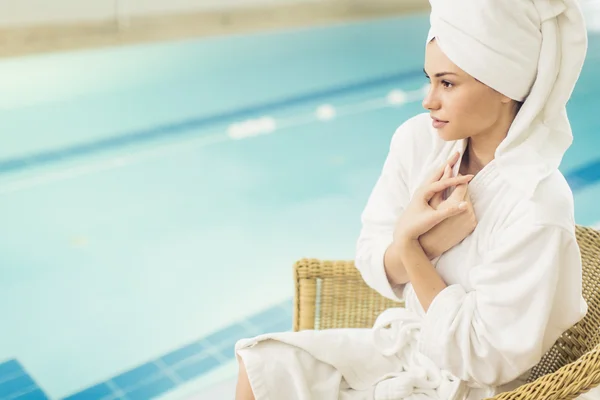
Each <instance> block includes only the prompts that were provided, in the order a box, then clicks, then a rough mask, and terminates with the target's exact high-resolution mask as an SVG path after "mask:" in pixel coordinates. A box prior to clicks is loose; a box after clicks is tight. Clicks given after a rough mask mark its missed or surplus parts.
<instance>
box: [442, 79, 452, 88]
mask: <svg viewBox="0 0 600 400" xmlns="http://www.w3.org/2000/svg"><path fill="white" fill-rule="evenodd" d="M442 85H443V86H444V87H445V88H446V89H450V88H451V87H452V86H454V85H453V84H452V82H448V81H442Z"/></svg>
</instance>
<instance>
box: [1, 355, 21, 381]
mask: <svg viewBox="0 0 600 400" xmlns="http://www.w3.org/2000/svg"><path fill="white" fill-rule="evenodd" d="M17 373H21V374H25V371H24V370H23V367H21V364H19V362H18V361H17V360H9V361H6V362H4V363H2V364H0V382H2V381H3V380H4V379H2V378H3V377H4V376H8V375H10V376H13V375H15V374H17Z"/></svg>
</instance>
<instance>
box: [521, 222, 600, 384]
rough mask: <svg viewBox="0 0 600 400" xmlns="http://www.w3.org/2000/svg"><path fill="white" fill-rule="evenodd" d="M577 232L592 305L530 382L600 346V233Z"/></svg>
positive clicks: (579, 228) (585, 293)
mask: <svg viewBox="0 0 600 400" xmlns="http://www.w3.org/2000/svg"><path fill="white" fill-rule="evenodd" d="M576 229H577V242H578V243H579V247H580V249H581V258H582V262H583V297H584V298H585V300H586V302H587V304H588V312H587V314H586V316H585V317H584V318H583V319H582V320H581V321H579V322H578V323H577V324H576V325H575V326H573V327H572V328H571V329H569V330H568V331H566V332H565V333H563V334H562V335H561V337H560V338H559V339H558V340H557V341H556V343H555V344H554V346H552V348H551V349H550V350H549V351H548V352H547V353H546V354H545V355H544V357H543V358H542V360H541V361H540V362H539V363H538V364H537V365H536V366H535V367H534V368H533V369H532V370H531V374H530V376H529V379H528V381H529V382H532V381H534V380H536V379H537V378H539V377H540V376H543V375H546V374H549V373H553V372H555V371H557V370H558V369H559V368H561V367H562V366H564V365H567V364H569V363H571V362H573V361H575V360H577V359H578V358H579V357H581V356H582V355H583V354H585V353H586V352H588V351H590V350H591V349H593V348H594V347H595V346H596V345H597V344H598V343H599V342H600V232H598V231H596V230H594V229H592V228H588V227H583V226H577V227H576Z"/></svg>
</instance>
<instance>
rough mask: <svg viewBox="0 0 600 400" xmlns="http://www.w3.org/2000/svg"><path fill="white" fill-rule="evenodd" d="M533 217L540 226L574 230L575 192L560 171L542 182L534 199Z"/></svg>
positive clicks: (556, 171)
mask: <svg viewBox="0 0 600 400" xmlns="http://www.w3.org/2000/svg"><path fill="white" fill-rule="evenodd" d="M531 206H532V212H533V213H532V215H533V216H534V221H535V222H536V223H537V224H540V225H550V226H558V227H563V228H565V229H567V230H569V231H570V230H573V229H574V227H575V205H574V201H573V192H572V191H571V188H570V187H569V184H568V183H567V180H566V179H565V177H564V176H563V174H562V173H561V172H560V171H559V170H555V171H554V172H553V173H552V174H551V175H550V176H548V177H547V178H546V179H544V180H543V181H541V182H540V183H539V185H538V187H537V188H536V191H535V192H534V194H533V196H532V198H531Z"/></svg>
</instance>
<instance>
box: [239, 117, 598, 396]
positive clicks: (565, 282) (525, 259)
mask: <svg viewBox="0 0 600 400" xmlns="http://www.w3.org/2000/svg"><path fill="white" fill-rule="evenodd" d="M430 121H431V120H430V118H429V116H428V115H426V114H421V115H418V116H416V117H414V118H412V119H410V120H408V121H407V122H406V123H404V124H402V126H401V127H400V128H399V129H398V130H397V132H396V133H395V134H394V136H393V139H392V141H391V146H390V151H389V155H388V157H387V160H386V161H385V164H384V167H383V170H382V172H381V176H380V178H379V180H378V181H377V183H376V185H375V188H374V190H373V192H372V194H371V196H370V198H369V201H368V204H367V206H366V208H365V210H364V213H363V229H362V232H361V234H360V237H359V240H358V245H357V255H356V264H357V266H358V268H359V269H360V271H361V273H362V275H363V278H364V279H365V281H366V282H367V284H369V285H370V286H371V287H373V288H374V289H376V290H377V291H378V292H380V293H381V294H383V295H384V296H386V297H388V298H391V299H396V300H400V299H401V298H400V297H397V294H396V293H394V291H393V290H392V288H391V287H390V284H389V282H388V281H387V279H386V275H385V271H384V267H383V253H384V252H385V249H386V248H387V246H388V245H389V244H390V242H391V240H392V233H393V227H394V221H395V220H396V217H397V216H398V215H399V214H400V213H401V212H402V210H403V208H404V207H405V206H406V205H407V204H408V202H409V201H410V198H411V195H412V194H413V193H414V191H415V190H416V188H417V187H418V186H419V185H420V184H421V182H422V181H423V179H424V178H425V177H426V176H427V175H428V174H430V173H431V171H432V169H433V168H438V167H439V166H440V165H442V164H443V163H444V161H445V160H446V159H447V158H448V157H449V156H450V155H451V153H452V152H453V151H456V150H458V151H460V152H461V154H462V151H463V150H464V147H465V143H466V142H465V141H462V140H461V141H457V142H444V141H443V140H441V139H440V138H439V136H438V135H437V132H436V131H435V130H434V129H433V128H432V127H431V124H430ZM459 164H460V163H457V166H456V169H457V168H458V165H459ZM455 173H457V171H456V170H455ZM469 194H470V196H471V200H472V202H473V207H474V210H475V213H476V215H477V217H478V220H479V222H478V225H477V228H476V229H475V231H474V232H473V233H472V234H471V235H470V236H468V237H467V238H466V239H465V240H464V241H462V242H461V243H460V244H459V245H457V246H455V247H454V248H452V249H451V250H450V251H448V252H446V253H444V254H443V255H442V256H441V257H439V258H438V259H437V260H434V261H435V265H436V269H437V271H438V273H439V274H440V275H441V277H442V278H443V279H444V281H445V282H446V283H447V285H448V287H447V288H446V289H444V290H443V291H442V292H441V293H440V294H439V295H438V296H437V297H436V298H435V300H434V301H433V303H432V304H431V306H430V308H429V309H428V311H427V313H425V312H424V311H423V309H422V307H421V305H420V303H419V302H418V300H417V298H416V295H415V293H414V291H413V289H412V286H411V285H410V284H408V285H406V287H405V289H404V293H403V297H405V300H406V310H396V309H391V310H387V311H386V312H384V313H383V314H382V315H381V316H380V320H379V323H378V324H377V325H378V326H377V327H376V328H375V329H338V330H328V331H303V332H297V333H277V334H267V335H262V336H259V337H256V338H252V339H248V340H243V341H240V342H239V343H238V345H237V351H238V354H239V355H240V356H241V357H242V358H243V360H244V362H245V365H246V368H247V370H248V375H249V378H250V380H251V383H252V386H253V388H254V390H255V396H256V398H257V400H263V399H265V400H266V399H289V400H292V399H298V400H308V399H323V400H328V399H331V400H334V399H338V398H340V399H348V400H349V399H353V400H354V399H361V400H362V399H364V400H367V399H377V400H383V399H386V400H399V399H434V398H442V399H448V398H465V399H481V398H484V397H487V396H492V395H494V394H496V393H498V392H501V391H505V390H509V389H512V388H514V387H516V386H518V385H519V384H521V383H523V380H524V379H526V377H527V372H528V371H529V369H530V368H531V367H533V366H534V365H535V364H536V363H537V362H538V361H539V360H540V358H541V357H542V355H543V354H544V353H545V352H546V351H547V350H548V349H549V348H550V347H551V346H552V344H553V343H554V342H555V341H556V339H557V338H558V337H559V335H560V334H561V333H562V332H564V331H565V330H567V329H569V328H570V327H571V326H572V325H573V324H575V323H576V322H578V321H579V320H580V319H581V318H582V317H583V316H584V315H585V313H586V311H587V307H586V303H585V301H584V300H583V298H582V294H581V259H580V253H579V247H578V245H577V241H576V237H575V230H574V225H575V222H574V212H573V197H572V193H571V191H570V189H569V187H568V185H567V183H566V181H565V179H564V178H563V176H562V175H561V174H560V172H559V171H558V170H556V171H555V172H554V173H553V174H552V175H551V176H549V177H548V178H546V179H545V180H543V181H542V182H540V184H539V185H538V187H537V189H536V191H535V193H534V195H533V197H532V198H525V197H524V196H523V194H522V193H521V192H520V191H518V190H517V189H516V188H515V187H514V186H513V185H511V184H510V183H509V182H507V181H506V180H504V179H502V178H501V177H500V175H499V173H498V169H497V166H496V163H495V162H494V161H492V162H491V163H490V164H488V165H487V166H486V167H485V168H484V169H483V170H482V171H481V172H479V173H478V174H477V175H476V176H475V178H474V179H473V180H472V181H471V183H470V185H469ZM391 321H396V322H401V321H404V325H405V326H406V328H407V330H409V331H410V330H411V329H413V328H414V329H413V331H414V332H412V333H415V335H413V336H414V339H415V340H414V342H413V343H412V344H410V343H409V345H408V346H407V347H405V348H404V349H401V348H399V347H401V346H402V343H401V342H402V339H401V337H402V334H401V333H400V332H401V331H402V329H403V326H402V324H396V325H399V326H393V325H392V329H385V328H384V326H385V325H387V324H388V323H389V322H391ZM269 339H270V340H269ZM389 349H391V350H392V351H391V352H390V351H386V350H389ZM402 351H404V352H408V353H410V354H402V355H400V354H399V353H400V352H402ZM417 357H418V359H416V358H417ZM407 362H408V364H407ZM429 362H432V364H433V366H432V365H431V364H429ZM411 363H412V364H413V365H414V367H415V370H413V371H411ZM438 369H439V370H440V371H437V370H438ZM403 371H405V372H403ZM436 371H437V372H436ZM422 374H425V375H426V376H427V378H423V375H422ZM432 388H433V389H435V388H438V390H437V392H435V393H434V392H432Z"/></svg>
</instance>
